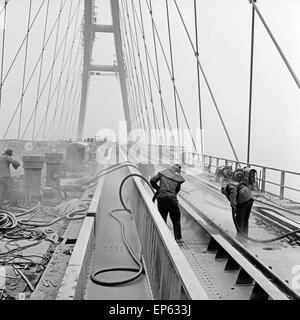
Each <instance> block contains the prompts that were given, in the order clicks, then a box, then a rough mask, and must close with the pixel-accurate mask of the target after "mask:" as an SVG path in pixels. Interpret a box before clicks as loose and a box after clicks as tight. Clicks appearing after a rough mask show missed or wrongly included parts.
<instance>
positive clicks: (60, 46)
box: [17, 0, 80, 138]
mask: <svg viewBox="0 0 300 320" xmlns="http://www.w3.org/2000/svg"><path fill="white" fill-rule="evenodd" d="M65 1H66V0H65ZM79 1H80V0H79ZM57 21H58V17H57V20H56V23H55V24H54V25H53V28H52V30H51V32H50V34H49V36H48V39H47V41H46V43H45V45H44V47H43V48H42V53H43V52H44V51H45V48H46V46H47V44H48V42H49V40H50V38H51V35H52V33H53V31H54V27H55V26H56V24H57ZM65 37H66V34H65V35H64V37H63V39H62V41H61V44H60V45H59V49H58V50H57V53H56V56H55V59H54V63H53V62H52V65H51V68H50V70H49V72H48V75H47V77H46V80H45V81H44V84H43V87H42V89H41V90H40V92H39V96H38V97H37V103H38V102H39V100H40V98H41V96H42V95H43V92H44V90H45V88H46V85H47V83H48V80H49V77H50V76H51V73H52V70H53V68H54V66H55V63H56V60H57V58H58V56H59V53H60V51H61V48H62V45H63V43H64V39H65ZM42 53H41V55H40V57H39V59H38V61H37V63H36V65H35V67H34V69H33V71H32V74H31V76H30V79H29V81H28V83H27V86H26V88H25V92H26V90H27V88H28V85H29V84H30V81H31V79H32V77H33V75H34V72H35V70H36V68H37V66H38V64H39V61H40V60H41V57H42ZM69 55H70V51H69V53H68V56H69ZM56 87H57V86H56ZM54 93H55V91H54ZM54 93H53V94H52V96H51V99H50V101H52V99H53V96H54ZM17 107H18V106H17ZM34 112H35V110H33V111H32V114H31V116H30V118H29V120H28V123H27V126H26V129H25V130H24V132H23V135H22V138H24V135H25V134H26V131H27V129H28V126H29V125H30V123H31V121H32V117H33V115H34Z"/></svg>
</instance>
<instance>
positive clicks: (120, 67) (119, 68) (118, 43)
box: [77, 0, 131, 141]
mask: <svg viewBox="0 0 300 320" xmlns="http://www.w3.org/2000/svg"><path fill="white" fill-rule="evenodd" d="M110 4H111V14H112V25H99V24H96V23H95V22H96V14H95V11H94V8H95V0H85V2H84V31H83V38H84V58H83V73H82V87H81V102H80V113H79V123H78V132H77V141H81V140H82V138H83V131H84V123H85V116H86V108H87V98H88V88H89V80H90V75H91V72H105V73H107V72H108V73H118V74H119V79H120V85H121V95H122V100H123V109H124V114H125V120H126V121H127V130H128V133H129V132H130V131H131V121H130V111H129V104H128V97H127V85H126V73H125V67H124V55H123V48H122V38H121V27H120V16H119V12H120V8H119V0H111V1H110ZM96 32H101V33H111V34H113V36H114V40H115V41H114V42H115V51H116V56H117V65H113V66H105V65H102V66H100V65H93V64H91V58H92V51H93V43H94V40H95V33H96Z"/></svg>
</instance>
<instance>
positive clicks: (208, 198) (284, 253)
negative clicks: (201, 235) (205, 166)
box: [182, 169, 300, 284]
mask: <svg viewBox="0 0 300 320" xmlns="http://www.w3.org/2000/svg"><path fill="white" fill-rule="evenodd" d="M187 171H188V172H189V169H188V170H187ZM197 171H198V172H197ZM189 173H190V174H192V175H193V177H195V176H197V173H198V175H199V178H201V177H202V179H203V175H201V174H200V173H201V171H200V169H191V171H190V172H189ZM182 195H183V196H184V198H185V199H187V200H188V201H189V202H190V203H191V204H193V205H194V206H195V207H197V208H198V209H199V210H200V211H201V213H202V214H204V215H205V216H207V217H209V218H210V219H211V220H212V221H213V222H214V223H215V224H216V225H218V226H219V227H220V228H221V229H222V230H223V231H225V232H226V233H227V234H228V235H229V236H230V237H232V238H234V239H235V240H237V241H238V242H239V243H240V244H241V245H242V246H244V247H245V248H247V251H248V252H250V253H251V254H252V255H253V256H255V257H257V258H259V260H260V261H262V262H263V263H264V264H265V265H266V266H268V267H269V268H270V269H271V270H272V271H273V272H274V273H275V274H276V275H277V276H279V277H280V278H281V279H282V280H283V281H285V282H287V283H288V284H291V280H292V278H293V274H292V268H293V267H294V266H296V265H299V263H300V259H299V257H300V248H299V246H298V245H297V244H295V245H293V243H291V241H290V239H288V238H285V239H282V240H279V241H275V242H271V243H256V242H252V241H249V240H246V239H245V238H241V237H237V234H236V230H235V227H234V224H233V222H232V217H231V209H230V205H229V203H228V200H227V199H226V198H225V197H224V196H223V195H222V194H221V192H220V191H219V192H216V191H214V190H212V189H209V188H208V187H205V186H204V185H203V184H200V183H197V182H196V181H193V180H192V179H188V178H187V181H186V183H185V184H184V185H183V187H182ZM269 209H270V208H269V207H268V206H267V205H263V204H262V203H259V202H254V205H253V209H252V213H251V215H250V219H249V236H250V237H252V238H255V239H271V238H275V237H276V236H278V235H281V234H282V229H280V228H279V227H276V226H275V225H274V224H272V223H270V222H269V223H264V221H263V220H264V219H262V218H261V216H258V215H257V213H258V210H260V213H264V212H265V213H266V212H267V211H268V210H269ZM271 209H272V208H271ZM272 210H274V208H273V209H272ZM277 211H278V213H282V214H284V212H280V210H277ZM182 227H183V230H182V233H183V237H184V238H185V240H186V243H187V244H189V242H190V236H189V233H190V231H189V229H190V227H189V226H185V225H184V223H183V226H182ZM191 241H192V240H191ZM190 244H191V245H193V243H192V242H191V243H190ZM207 271H208V273H209V269H208V270H207Z"/></svg>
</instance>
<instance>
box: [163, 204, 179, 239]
mask: <svg viewBox="0 0 300 320" xmlns="http://www.w3.org/2000/svg"><path fill="white" fill-rule="evenodd" d="M157 208H158V211H159V213H160V214H161V216H162V218H163V219H164V221H165V222H167V217H168V213H169V214H170V219H171V221H172V223H173V230H174V236H175V239H176V240H179V239H181V224H180V210H179V206H178V201H177V200H176V199H170V198H157Z"/></svg>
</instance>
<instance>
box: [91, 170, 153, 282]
mask: <svg viewBox="0 0 300 320" xmlns="http://www.w3.org/2000/svg"><path fill="white" fill-rule="evenodd" d="M116 170H117V169H116ZM114 171H115V170H114ZM110 172H113V171H110ZM110 172H108V173H110ZM108 173H107V174H108ZM132 177H138V178H140V179H142V180H144V181H145V182H146V183H147V185H148V186H149V187H150V189H151V190H152V192H153V193H154V190H153V189H152V187H151V185H150V183H149V182H148V180H147V179H146V178H145V177H143V176H142V175H140V174H137V173H133V174H129V175H128V176H126V177H125V178H124V179H123V180H122V182H121V184H120V187H119V198H120V202H121V204H122V206H123V209H116V210H113V211H111V212H110V213H109V214H110V215H111V216H112V217H113V218H114V219H115V220H117V221H118V222H119V224H120V225H121V230H122V239H123V241H124V243H125V245H126V248H127V250H128V251H129V254H130V255H131V257H132V258H133V260H134V261H135V263H136V264H137V265H138V268H131V267H113V268H106V269H101V270H98V271H95V272H93V273H92V274H91V276H90V278H91V280H92V281H93V282H94V283H96V284H98V285H102V286H117V285H122V284H126V283H129V282H132V281H134V280H136V279H137V278H138V277H139V276H140V275H141V274H142V273H143V264H142V262H141V261H140V259H139V258H138V257H136V255H135V254H134V252H133V250H132V249H131V247H130V245H129V243H128V241H127V239H126V235H125V226H124V224H123V223H122V222H121V221H119V220H118V219H117V218H116V217H115V215H114V213H115V212H121V211H126V212H128V213H129V214H130V215H131V214H132V212H131V210H130V209H128V208H127V207H126V205H125V203H124V199H123V195H122V189H123V186H124V183H125V182H126V181H127V180H128V179H129V178H132ZM118 271H128V272H136V274H135V275H134V276H132V277H130V278H128V279H124V280H119V281H114V282H112V281H103V280H99V279H97V276H98V275H99V274H103V273H108V272H118Z"/></svg>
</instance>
